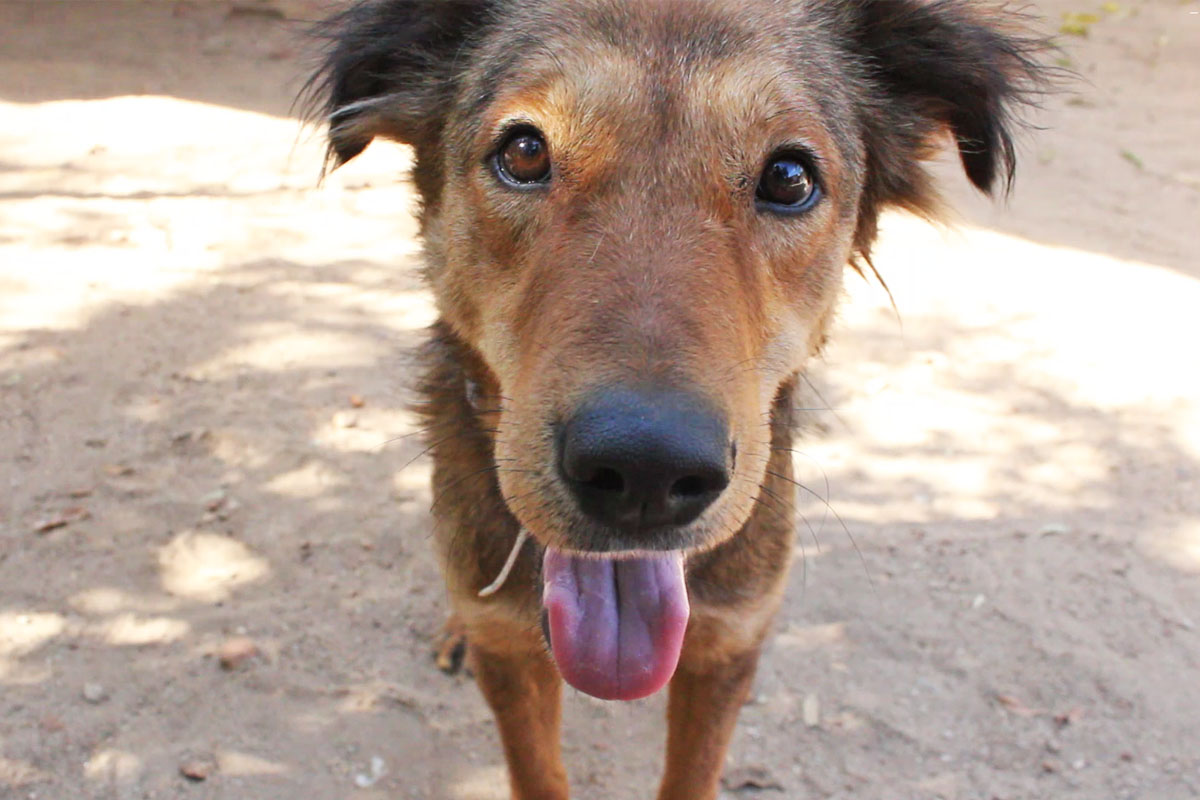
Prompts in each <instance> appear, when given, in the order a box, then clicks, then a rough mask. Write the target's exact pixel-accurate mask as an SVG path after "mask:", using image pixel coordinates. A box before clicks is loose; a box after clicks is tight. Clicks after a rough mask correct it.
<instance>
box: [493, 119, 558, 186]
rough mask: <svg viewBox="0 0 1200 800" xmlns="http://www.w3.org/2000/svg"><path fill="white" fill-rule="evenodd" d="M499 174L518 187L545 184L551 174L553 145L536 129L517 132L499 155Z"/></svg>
mask: <svg viewBox="0 0 1200 800" xmlns="http://www.w3.org/2000/svg"><path fill="white" fill-rule="evenodd" d="M496 169H497V171H498V172H499V173H500V177H501V178H503V179H504V180H506V181H508V182H509V183H511V184H515V185H517V186H532V185H535V184H540V183H545V182H546V181H547V180H548V179H549V177H550V148H549V147H547V146H546V140H545V139H543V138H542V135H541V134H540V133H538V132H537V131H536V130H533V129H531V128H522V129H520V130H517V131H514V132H513V133H512V134H510V135H509V137H508V138H507V139H506V140H505V141H504V144H503V145H501V146H500V151H499V152H498V153H497V154H496Z"/></svg>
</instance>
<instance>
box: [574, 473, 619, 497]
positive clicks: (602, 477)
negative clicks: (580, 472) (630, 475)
mask: <svg viewBox="0 0 1200 800" xmlns="http://www.w3.org/2000/svg"><path fill="white" fill-rule="evenodd" d="M580 483H582V484H583V485H584V486H587V487H589V488H591V489H595V490H597V491H601V492H613V493H614V494H620V493H621V492H624V491H625V479H624V478H622V477H621V473H619V472H617V471H616V470H615V469H611V468H609V467H600V468H598V469H597V470H596V471H595V472H593V473H592V475H591V477H589V478H588V479H587V480H585V481H580Z"/></svg>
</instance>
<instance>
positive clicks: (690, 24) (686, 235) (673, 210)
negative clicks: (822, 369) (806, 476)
mask: <svg viewBox="0 0 1200 800" xmlns="http://www.w3.org/2000/svg"><path fill="white" fill-rule="evenodd" d="M1017 22H1018V20H1016V19H1014V18H1013V17H1011V16H1006V15H1004V14H1002V13H1001V12H997V11H992V10H987V9H985V8H982V7H980V6H978V5H975V4H973V3H967V2H955V1H953V0H831V1H830V2H817V1H816V0H569V2H568V1H567V0H524V1H519V0H376V1H374V2H367V3H363V4H358V5H355V6H353V7H352V8H351V9H350V10H348V11H347V12H345V13H344V14H343V15H341V16H340V17H338V18H337V19H336V20H334V21H333V23H332V24H331V28H330V31H331V32H332V34H333V38H332V45H331V47H330V50H329V53H328V57H327V60H326V62H325V64H324V66H323V67H322V69H321V71H320V73H319V74H318V76H317V77H316V79H315V84H314V85H315V86H316V91H317V93H318V95H319V97H320V98H321V102H322V103H323V105H324V110H325V111H326V112H327V113H328V118H329V124H330V154H331V160H332V161H333V162H334V164H335V165H337V164H340V163H342V162H345V161H346V160H348V159H351V158H353V157H354V156H355V155H357V154H358V153H359V152H361V151H362V150H363V149H364V148H365V147H366V145H367V144H368V143H370V141H371V140H372V139H373V138H374V137H377V136H378V137H386V138H390V139H394V140H398V141H401V142H405V143H408V144H411V145H413V146H414V147H415V152H416V159H417V163H416V168H415V179H416V182H417V188H418V190H419V192H420V194H421V197H422V200H423V211H422V229H423V233H424V237H425V243H426V251H427V256H426V257H427V263H428V274H429V277H430V280H431V283H432V286H433V288H434V291H435V294H436V298H437V303H438V307H439V311H440V314H441V316H442V318H443V319H444V320H445V321H446V323H447V324H448V325H449V326H450V328H451V329H452V330H453V332H454V334H455V335H456V336H457V337H458V338H459V339H461V340H462V342H464V343H465V344H466V345H467V346H468V347H469V348H471V349H472V350H473V351H474V352H475V353H476V354H478V356H479V358H480V360H481V362H482V363H483V364H484V365H486V370H487V372H488V376H487V380H488V381H489V382H490V383H492V384H493V385H494V386H495V387H496V393H497V397H498V398H499V402H500V403H501V407H502V408H501V411H500V420H499V425H498V430H499V433H498V435H497V436H496V439H495V451H496V453H495V455H496V460H497V463H499V464H500V465H501V466H502V469H501V470H500V475H501V488H502V490H503V493H504V495H505V497H506V499H507V500H508V501H509V504H510V508H511V510H512V511H513V513H514V514H515V515H516V516H517V517H518V519H519V520H520V522H521V523H522V525H523V526H525V527H526V528H527V529H528V530H529V531H531V532H532V533H533V535H534V536H535V537H537V538H538V539H539V540H540V541H541V542H542V543H543V544H545V545H548V546H551V547H553V548H559V549H565V550H572V551H597V552H615V551H634V550H641V551H646V550H691V549H698V548H705V547H711V546H713V545H715V544H717V543H719V542H721V541H722V540H724V539H726V538H728V537H729V536H731V535H733V534H734V533H735V532H736V531H737V530H738V529H739V527H740V526H741V524H742V523H743V522H744V521H745V520H746V518H747V516H748V515H749V513H750V511H751V508H752V506H753V503H754V502H755V498H756V496H757V494H758V487H759V485H760V484H761V481H762V478H763V476H764V471H765V470H766V468H767V462H768V458H769V456H770V447H771V445H770V435H769V424H768V423H769V416H770V409H771V404H772V402H773V400H774V398H775V397H776V395H777V393H778V392H779V391H780V388H781V387H782V386H784V385H785V384H787V382H788V381H789V379H790V378H792V377H793V376H794V375H795V374H796V373H797V372H798V371H799V370H801V369H802V367H803V366H804V364H805V361H806V359H808V358H809V357H810V356H811V355H812V354H813V353H814V352H815V351H817V350H818V349H819V348H820V346H821V344H822V342H823V340H824V337H825V334H826V329H827V327H828V324H829V321H830V318H831V315H832V313H833V308H834V304H835V301H836V300H837V297H838V295H839V291H840V287H841V283H842V273H843V270H844V267H845V266H846V265H847V264H848V263H851V264H854V263H861V261H862V260H863V259H866V258H867V257H868V255H869V249H870V246H871V243H872V240H873V238H874V236H875V230H876V220H877V217H878V215H879V213H880V211H881V210H882V209H883V208H884V207H886V206H889V205H893V206H901V207H906V208H909V209H913V210H916V211H918V212H927V211H929V210H930V209H931V208H932V207H933V205H934V195H933V192H932V189H931V186H930V180H929V177H928V175H927V173H926V172H925V170H924V169H923V168H922V166H921V162H922V160H923V159H925V158H926V157H928V156H929V155H930V154H931V153H932V151H933V149H934V148H935V145H936V143H937V140H938V139H939V137H940V136H941V135H942V134H943V133H945V132H949V134H951V135H952V136H953V139H954V141H955V142H956V144H957V147H958V151H959V153H960V155H961V160H962V164H963V167H964V169H965V171H966V174H967V176H968V178H969V179H970V180H971V182H972V183H974V184H975V185H976V186H977V187H979V188H980V189H981V190H983V191H990V190H991V189H992V188H993V187H994V186H996V185H997V184H1003V183H1004V182H1005V181H1006V180H1007V179H1008V178H1009V177H1010V176H1011V172H1012V167H1013V145H1012V122H1011V119H1010V111H1011V109H1012V108H1013V106H1014V105H1015V104H1017V103H1019V102H1021V100H1022V99H1023V98H1024V97H1025V94H1026V92H1027V90H1029V89H1030V88H1032V86H1033V85H1034V84H1036V82H1037V73H1036V68H1035V66H1034V65H1033V63H1032V61H1031V60H1030V56H1029V54H1030V52H1031V51H1032V49H1033V48H1034V47H1035V46H1036V43H1035V42H1033V41H1032V40H1030V39H1027V38H1023V36H1022V34H1021V33H1020V32H1019V30H1017V26H1016V24H1015V23H1017Z"/></svg>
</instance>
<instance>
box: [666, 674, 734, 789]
mask: <svg viewBox="0 0 1200 800" xmlns="http://www.w3.org/2000/svg"><path fill="white" fill-rule="evenodd" d="M757 663H758V651H754V652H750V653H742V654H740V655H738V656H735V657H734V658H732V659H730V660H729V661H727V662H724V663H722V664H719V665H711V666H709V667H708V668H707V669H705V670H704V671H700V672H692V671H689V670H687V669H684V668H681V669H679V670H678V671H677V672H676V673H675V677H674V678H672V679H671V698H670V702H669V704H668V711H667V725H668V732H667V764H666V772H665V773H664V775H663V782H662V788H661V789H660V790H659V792H658V800H712V798H715V797H716V796H717V792H718V790H719V788H720V786H719V784H720V780H721V770H722V768H723V767H724V764H725V750H726V748H728V746H729V739H730V737H731V736H732V735H733V729H734V725H735V724H736V723H737V718H738V712H740V711H741V710H742V704H743V703H745V702H746V695H747V694H749V692H750V685H751V683H753V681H754V669H755V666H756V665H757Z"/></svg>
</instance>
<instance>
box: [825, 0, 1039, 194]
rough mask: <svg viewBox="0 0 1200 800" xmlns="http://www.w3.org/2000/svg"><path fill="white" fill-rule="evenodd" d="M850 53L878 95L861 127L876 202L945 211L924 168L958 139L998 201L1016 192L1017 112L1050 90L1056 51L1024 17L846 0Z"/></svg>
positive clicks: (928, 1)
mask: <svg viewBox="0 0 1200 800" xmlns="http://www.w3.org/2000/svg"><path fill="white" fill-rule="evenodd" d="M846 8H847V10H848V11H849V16H850V18H851V25H850V27H851V30H852V35H851V39H850V48H851V49H852V51H853V55H854V56H855V57H857V58H858V59H859V60H860V63H861V64H862V66H863V68H864V70H865V75H864V77H865V78H866V85H867V87H868V98H867V101H866V102H865V103H864V104H863V106H862V108H863V114H862V116H861V124H862V128H863V131H864V145H865V147H866V149H867V168H868V175H867V195H868V196H867V197H866V198H864V200H865V202H867V203H868V204H869V207H867V208H864V211H867V212H871V213H875V212H877V211H878V209H879V208H880V207H882V206H883V205H887V204H892V205H900V206H905V207H908V208H910V209H912V210H915V211H919V212H925V213H928V212H930V211H931V210H932V209H933V207H934V206H935V204H936V198H935V195H934V192H933V191H932V188H931V183H930V179H929V177H928V175H927V174H926V173H925V171H924V170H923V169H922V168H921V166H920V165H919V163H918V162H920V161H921V160H922V159H924V158H927V157H928V156H929V155H930V151H931V148H932V145H931V143H932V141H933V140H934V137H935V136H936V134H937V133H939V132H940V131H942V130H947V129H948V130H949V131H950V132H951V133H952V134H953V135H954V138H955V141H956V142H957V145H958V152H959V155H960V157H961V159H962V164H963V169H964V170H965V171H966V173H967V177H968V178H969V179H970V181H971V183H973V184H974V185H975V186H976V187H978V188H979V189H980V190H981V191H983V192H987V193H991V191H992V190H993V189H994V188H995V186H996V185H997V184H998V183H999V184H1002V185H1003V186H1004V187H1005V188H1006V189H1007V188H1008V187H1009V186H1010V185H1011V182H1012V176H1013V170H1014V168H1015V166H1016V155H1015V150H1014V147H1013V133H1014V128H1015V127H1016V126H1017V125H1018V124H1019V123H1018V122H1017V121H1016V119H1015V112H1016V111H1018V110H1019V109H1020V107H1021V106H1022V105H1024V104H1027V103H1030V102H1035V101H1036V98H1037V95H1038V93H1039V91H1040V89H1041V88H1042V87H1043V86H1044V84H1045V82H1046V81H1045V77H1044V75H1045V70H1044V68H1043V67H1041V66H1039V64H1038V61H1039V58H1040V56H1041V54H1042V53H1043V52H1044V51H1045V50H1046V49H1047V47H1046V42H1045V40H1044V39H1041V38H1037V37H1034V36H1032V35H1031V34H1030V33H1029V32H1028V29H1027V27H1026V24H1027V20H1025V19H1024V18H1023V17H1022V16H1021V15H1019V14H1016V13H1013V12H1010V11H1006V10H1003V9H999V8H995V7H991V6H988V5H985V4H983V3H978V2H970V1H969V0H846Z"/></svg>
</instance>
